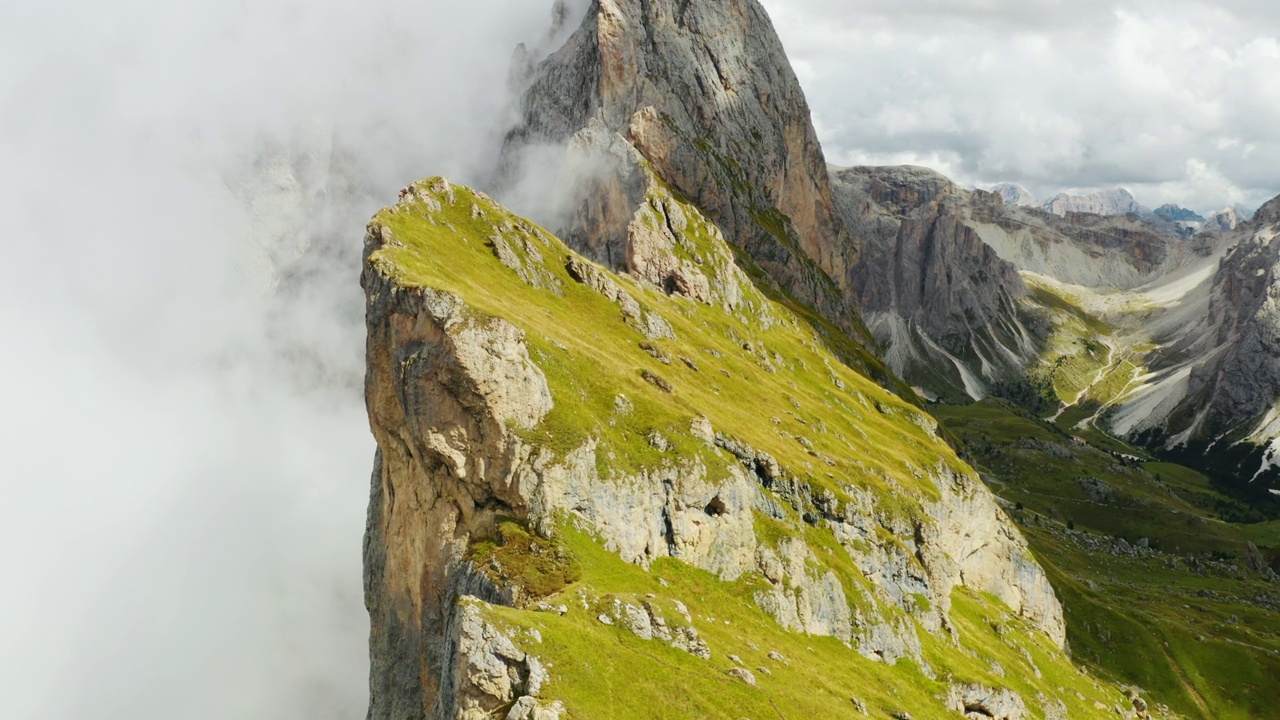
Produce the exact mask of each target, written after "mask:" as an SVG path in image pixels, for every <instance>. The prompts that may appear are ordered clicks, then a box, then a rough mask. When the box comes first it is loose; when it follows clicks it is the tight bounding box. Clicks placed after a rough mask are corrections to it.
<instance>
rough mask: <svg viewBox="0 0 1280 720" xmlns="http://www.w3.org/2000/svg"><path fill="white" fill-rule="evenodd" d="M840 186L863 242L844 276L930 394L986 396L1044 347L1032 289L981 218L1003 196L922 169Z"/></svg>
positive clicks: (890, 354) (857, 171) (849, 176)
mask: <svg viewBox="0 0 1280 720" xmlns="http://www.w3.org/2000/svg"><path fill="white" fill-rule="evenodd" d="M832 185H833V187H834V191H835V197H836V203H837V207H838V208H839V210H840V213H841V217H842V219H843V220H844V221H845V222H846V224H847V226H848V228H849V231H850V233H851V234H852V235H853V236H855V237H858V238H859V239H860V241H861V243H862V248H863V249H862V253H861V256H860V258H859V261H858V263H856V264H855V265H854V266H852V267H851V268H850V269H849V273H848V277H847V278H846V282H847V285H848V286H849V287H850V289H851V291H852V292H853V294H854V296H855V297H856V298H857V299H858V302H859V305H860V307H861V308H862V312H863V315H864V318H865V321H866V323H867V326H868V327H869V328H870V329H871V331H872V333H873V334H874V335H875V336H876V339H877V340H878V341H879V342H880V343H881V344H882V345H883V346H884V347H885V349H886V358H887V360H888V363H889V366H890V367H891V368H892V369H893V370H894V371H895V372H897V373H899V374H900V375H902V376H903V377H905V378H906V379H907V380H908V381H910V382H912V383H914V384H916V385H919V386H921V387H923V388H925V389H926V390H927V391H929V392H932V393H945V394H951V395H958V396H959V397H964V396H970V397H974V398H979V399H980V398H982V397H984V396H985V395H986V394H987V388H988V386H989V384H991V383H993V382H996V381H999V380H1001V379H1007V378H1010V377H1015V376H1018V375H1019V374H1020V373H1021V372H1022V370H1023V368H1024V367H1025V365H1026V364H1027V363H1029V362H1030V361H1031V360H1032V359H1033V358H1034V357H1035V354H1036V349H1037V348H1036V338H1035V337H1034V334H1033V333H1032V332H1031V331H1029V330H1028V329H1027V325H1028V324H1032V325H1034V320H1033V319H1032V318H1030V317H1029V312H1028V309H1027V308H1025V307H1024V306H1023V303H1022V300H1023V298H1024V297H1025V296H1026V295H1027V288H1026V285H1025V284H1024V283H1023V281H1022V278H1021V277H1019V275H1018V272H1017V269H1016V268H1015V267H1014V266H1013V265H1012V264H1010V263H1008V262H1006V261H1004V260H1002V259H1001V258H1000V257H999V255H997V254H996V252H995V251H994V250H992V249H991V248H990V247H989V246H988V245H987V244H986V243H984V242H983V240H982V237H981V235H980V234H979V232H978V230H977V229H976V223H975V222H974V220H973V217H974V210H975V209H976V208H979V207H980V206H981V208H982V210H984V211H985V212H1000V211H1001V209H1002V208H1001V205H1002V203H1001V202H1000V200H999V199H997V198H996V197H994V196H992V195H990V194H988V193H982V192H980V191H979V192H976V193H971V192H968V191H965V190H962V189H961V188H959V187H957V186H956V185H955V184H953V183H952V182H951V181H950V180H948V179H947V178H945V177H943V176H941V175H939V174H938V173H936V172H933V171H931V170H926V169H924V168H912V167H884V168H850V169H847V170H836V171H833V173H832ZM990 206H995V207H994V209H993V208H992V207H990Z"/></svg>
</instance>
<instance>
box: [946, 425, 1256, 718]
mask: <svg viewBox="0 0 1280 720" xmlns="http://www.w3.org/2000/svg"><path fill="white" fill-rule="evenodd" d="M936 409H937V415H938V417H939V418H940V419H941V420H943V422H944V423H945V424H946V425H947V427H948V429H949V430H950V431H951V432H952V434H953V436H954V437H956V438H957V439H958V440H959V441H960V442H961V443H963V446H964V447H965V448H967V450H968V452H969V454H970V460H971V461H972V462H973V463H974V464H975V465H976V466H977V467H978V468H979V469H980V470H981V472H982V475H983V477H984V479H985V480H987V482H988V484H989V485H990V486H991V488H992V489H993V490H995V491H996V492H997V494H999V495H1000V496H1001V497H1003V498H1004V499H1005V500H1006V501H1008V502H1009V503H1012V504H1015V506H1016V508H1017V509H1016V510H1015V511H1014V512H1013V513H1012V515H1013V517H1014V518H1015V519H1016V520H1018V521H1019V523H1020V524H1021V525H1022V529H1023V532H1024V534H1025V535H1026V536H1027V538H1028V540H1029V542H1030V543H1031V546H1032V549H1033V550H1034V551H1035V553H1036V556H1037V557H1038V558H1039V559H1040V561H1041V563H1042V564H1043V565H1044V566H1045V567H1046V569H1047V570H1048V572H1049V575H1050V579H1051V581H1052V583H1053V586H1054V589H1055V590H1056V591H1057V593H1058V596H1059V598H1060V599H1062V601H1063V604H1064V606H1065V609H1066V614H1067V622H1068V639H1069V641H1070V643H1071V647H1072V650H1073V655H1074V657H1075V658H1076V659H1077V660H1081V661H1084V662H1087V663H1089V664H1090V666H1092V667H1093V668H1094V670H1095V671H1096V672H1097V673H1098V674H1099V675H1101V676H1104V677H1107V678H1110V679H1112V680H1114V681H1116V682H1122V683H1132V684H1136V685H1139V686H1141V687H1143V688H1144V689H1146V690H1147V691H1149V692H1150V693H1151V694H1152V696H1153V697H1156V698H1159V699H1160V700H1161V701H1163V702H1166V703H1168V704H1169V705H1171V706H1173V707H1174V708H1175V709H1176V710H1178V711H1179V712H1181V713H1184V714H1186V715H1188V716H1190V717H1203V718H1214V719H1215V720H1216V719H1217V718H1260V717H1272V716H1274V714H1275V708H1276V707H1280V694H1278V693H1280V687H1277V686H1276V684H1275V683H1274V680H1272V681H1270V682H1268V681H1267V680H1266V678H1274V677H1277V673H1280V654H1278V653H1280V616H1278V614H1277V613H1275V611H1274V610H1270V609H1268V606H1267V605H1265V604H1260V603H1259V602H1258V601H1257V598H1258V596H1259V595H1271V596H1275V595H1277V594H1280V593H1278V592H1277V590H1276V588H1275V586H1273V585H1270V584H1269V583H1266V582H1264V581H1263V580H1262V579H1260V578H1258V577H1256V576H1250V575H1249V574H1248V573H1243V572H1239V573H1233V572H1230V571H1227V570H1224V569H1223V568H1224V567H1226V566H1228V565H1229V564H1230V563H1232V562H1235V563H1237V564H1238V565H1242V564H1243V563H1242V561H1241V560H1240V558H1241V557H1242V556H1243V552H1244V546H1245V543H1246V542H1247V541H1248V540H1250V539H1252V540H1253V541H1254V542H1256V543H1258V544H1260V545H1264V546H1265V545H1267V544H1268V542H1266V541H1268V540H1269V541H1271V542H1274V541H1275V540H1276V539H1277V535H1280V531H1277V527H1278V525H1277V524H1273V523H1264V524H1259V525H1237V524H1231V523H1226V522H1223V521H1222V520H1221V519H1220V518H1219V515H1220V514H1221V513H1222V512H1223V511H1224V510H1230V509H1231V507H1232V505H1231V503H1235V502H1237V501H1234V500H1232V499H1231V498H1228V497H1226V496H1224V495H1222V494H1220V493H1218V492H1216V491H1215V490H1214V489H1213V487H1212V484H1211V482H1210V481H1209V479H1208V478H1206V477H1205V476H1204V475H1202V474H1200V473H1198V472H1196V471H1194V470H1191V469H1189V468H1186V467H1183V466H1180V465H1174V464H1171V463H1158V462H1144V463H1131V462H1123V461H1118V460H1117V458H1116V457H1115V456H1113V455H1111V454H1110V453H1109V452H1107V451H1106V448H1099V447H1096V446H1094V445H1093V444H1087V445H1082V444H1080V443H1079V442H1077V441H1075V440H1073V439H1072V435H1071V434H1069V433H1067V432H1065V431H1064V430H1063V429H1062V428H1061V427H1060V426H1059V425H1054V424H1050V423H1047V422H1044V421H1040V420H1037V419H1035V418H1032V417H1030V416H1029V415H1028V414H1027V413H1025V412H1022V411H1020V410H1018V409H1017V408H1013V407H1010V406H1008V405H1007V404H1002V403H999V402H990V401H988V402H982V403H977V404H974V405H971V406H968V407H958V406H939V407H938V408H936ZM1086 439H1090V438H1086ZM1028 441H1032V442H1028ZM1109 441H1111V442H1117V443H1118V442H1119V441H1115V440H1114V439H1113V438H1111V439H1109ZM1038 443H1043V445H1039V444H1038ZM1126 447H1127V446H1123V445H1120V446H1119V449H1118V450H1117V451H1118V452H1125V449H1126ZM1126 454H1133V453H1132V451H1130V452H1126ZM1081 477H1091V478H1096V479H1098V480H1100V481H1102V482H1103V483H1105V484H1106V486H1107V487H1108V488H1109V489H1110V494H1111V496H1110V497H1109V498H1105V499H1103V500H1101V501H1099V500H1097V499H1095V498H1090V497H1089V495H1088V493H1086V492H1085V490H1084V489H1083V488H1082V486H1081V485H1080V484H1079V482H1078V480H1079V478H1081ZM1067 523H1070V524H1071V525H1072V526H1073V527H1074V528H1075V530H1076V531H1077V532H1081V533H1089V534H1091V535H1092V536H1093V537H1094V538H1095V539H1097V540H1098V541H1099V542H1103V543H1105V544H1108V545H1109V543H1110V540H1109V538H1112V537H1119V538H1125V539H1127V540H1128V541H1129V542H1135V541H1137V540H1139V539H1141V538H1146V539H1147V540H1148V541H1149V542H1150V543H1151V544H1152V545H1153V546H1154V547H1157V548H1160V549H1162V550H1163V551H1164V552H1163V553H1159V554H1154V555H1153V554H1147V555H1144V556H1142V557H1129V556H1127V555H1123V554H1121V555H1117V554H1113V553H1111V552H1107V551H1099V550H1094V549H1091V546H1090V545H1089V544H1088V543H1087V542H1086V541H1085V540H1083V539H1079V538H1082V537H1083V536H1078V535H1077V536H1073V535H1071V534H1070V533H1068V532H1066V528H1065V525H1066V524H1067ZM1073 538H1076V539H1073ZM1188 554H1194V555H1196V556H1197V557H1198V558H1201V559H1207V558H1210V557H1217V558H1221V559H1223V560H1225V562H1223V563H1220V564H1217V565H1208V564H1206V568H1207V571H1205V572H1204V573H1203V574H1201V573H1200V572H1196V571H1193V569H1192V568H1191V567H1190V566H1189V564H1188V562H1187V560H1186V557H1187V555H1188Z"/></svg>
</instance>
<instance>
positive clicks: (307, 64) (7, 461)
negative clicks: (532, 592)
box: [0, 0, 552, 719]
mask: <svg viewBox="0 0 1280 720" xmlns="http://www.w3.org/2000/svg"><path fill="white" fill-rule="evenodd" d="M551 6H552V2H551V0H545V1H543V0H539V1H537V2H529V1H528V0H501V1H491V2H485V3H444V2H438V1H436V0H429V1H428V2H425V3H400V2H397V3H393V2H383V1H375V2H372V3H337V2H325V1H323V0H322V1H321V2H311V3H295V2H285V1H284V0H267V1H265V2H264V1H258V2H253V3H242V2H230V3H228V2H210V1H208V0H197V1H196V2H187V3H162V2H158V1H157V0H116V1H114V2H111V3H93V2H86V1H83V0H72V1H70V2H63V3H57V4H52V3H22V4H18V3H8V4H6V5H5V6H4V7H3V8H0V93H2V95H0V96H2V97H3V98H4V99H5V102H4V104H3V106H0V198H3V199H0V237H2V238H3V253H4V255H3V259H2V260H0V337H2V338H3V345H2V346H0V347H3V353H0V362H2V363H3V364H2V365H0V397H3V398H4V412H3V414H2V415H0V418H2V420H0V422H3V427H0V541H2V543H0V548H2V550H0V552H2V553H3V565H2V567H3V568H4V572H5V576H6V577H5V583H4V585H3V591H2V594H0V638H4V641H3V644H2V646H3V650H0V675H3V677H5V679H6V682H5V685H6V690H5V692H4V693H0V717H7V718H32V719H38V718H73V717H90V716H91V717H105V718H162V717H163V718H196V719H199V718H219V719H225V718H228V717H232V718H247V719H252V718H273V719H288V718H299V719H301V718H322V719H323V718H359V717H363V715H364V712H365V704H366V699H367V698H366V695H367V678H366V674H367V659H366V654H367V650H366V642H367V633H368V623H367V618H366V615H365V612H364V607H363V599H362V586H361V558H360V548H361V534H362V532H363V528H364V514H365V505H366V502H367V497H368V488H369V473H370V469H371V460H372V455H373V442H372V439H371V437H370V434H369V431H368V425H367V421H366V418H365V414H364V406H363V398H362V376H363V360H364V356H363V352H364V330H363V298H362V295H361V292H360V289H359V287H358V279H359V277H358V275H359V262H358V260H359V254H360V246H361V240H362V237H363V228H364V224H365V223H366V222H367V220H368V218H369V217H370V216H371V215H372V213H373V212H375V211H376V210H377V209H378V208H379V207H381V206H383V205H385V204H387V203H388V202H390V201H392V200H394V198H395V197H396V192H397V190H398V189H399V188H401V187H403V186H404V185H406V184H408V183H409V182H411V181H413V180H416V179H419V178H421V177H425V176H429V175H436V174H443V175H448V176H450V177H452V178H454V179H456V180H458V181H460V182H472V183H475V182H480V181H482V180H483V179H484V178H486V176H487V173H489V172H490V170H491V169H492V164H493V162H494V161H495V159H496V153H497V152H498V149H499V147H500V143H501V134H502V132H503V130H504V128H505V123H506V122H507V121H508V117H509V113H510V106H509V102H510V98H509V97H508V93H507V72H508V65H509V61H510V58H511V54H512V51H513V49H514V48H515V46H516V45H517V43H519V42H526V43H531V44H532V45H535V46H536V45H538V44H539V43H547V42H549V40H548V38H546V37H544V34H545V32H546V28H548V27H549V25H550V19H551Z"/></svg>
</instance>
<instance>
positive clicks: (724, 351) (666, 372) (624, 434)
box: [374, 187, 962, 500]
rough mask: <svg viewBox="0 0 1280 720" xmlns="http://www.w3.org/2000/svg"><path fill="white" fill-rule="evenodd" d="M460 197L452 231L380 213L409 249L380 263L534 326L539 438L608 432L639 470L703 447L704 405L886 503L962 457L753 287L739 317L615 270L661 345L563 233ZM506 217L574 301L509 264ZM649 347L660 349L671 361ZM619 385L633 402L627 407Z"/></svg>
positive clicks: (746, 433) (776, 451) (762, 443)
mask: <svg viewBox="0 0 1280 720" xmlns="http://www.w3.org/2000/svg"><path fill="white" fill-rule="evenodd" d="M455 192H456V195H457V202H456V203H455V204H454V205H453V206H447V205H446V207H445V208H443V211H442V212H441V213H439V214H438V217H439V218H440V219H442V220H443V221H444V222H446V223H448V224H447V225H444V224H434V223H431V222H427V221H425V214H424V208H423V207H422V206H420V205H415V206H405V205H401V206H397V208H392V209H388V210H385V211H383V212H382V213H380V214H379V215H378V216H377V217H376V218H375V223H377V224H380V225H382V226H384V227H387V228H389V229H390V230H391V232H392V233H393V235H394V237H395V238H396V240H397V241H398V243H399V245H398V246H389V247H387V248H385V249H384V250H382V251H380V252H379V254H378V255H377V256H375V258H374V261H375V262H385V263H387V264H388V265H389V266H390V267H391V268H392V272H393V274H394V277H395V278H396V279H397V281H398V282H399V283H401V284H404V285H410V286H413V285H417V286H424V287H432V288H436V289H440V290H445V291H448V292H452V293H455V294H457V295H459V296H461V297H463V298H465V300H466V302H467V304H468V305H469V306H470V307H471V308H473V309H474V310H476V311H478V312H481V313H484V314H487V315H490V316H496V317H501V318H504V319H506V320H509V321H510V322H512V323H513V324H515V325H516V326H518V327H520V328H522V329H524V330H525V331H526V336H527V338H526V339H527V342H528V344H529V346H530V349H531V354H532V356H533V358H534V360H535V362H537V364H538V366H539V367H540V368H542V370H543V371H544V372H545V373H546V374H547V378H548V382H549V384H550V387H551V390H552V396H553V398H554V400H555V409H554V410H553V411H552V412H551V414H550V415H549V416H548V418H547V419H546V420H545V421H544V423H543V425H542V426H541V427H539V428H538V429H537V430H535V431H534V433H532V435H531V439H533V440H535V441H537V442H539V443H540V444H542V445H544V446H550V447H554V448H557V449H559V450H561V451H568V450H571V449H574V448H577V447H580V446H581V445H582V444H583V443H584V442H585V441H586V439H587V438H588V437H597V438H599V439H601V441H602V444H603V445H605V446H607V447H608V448H609V449H610V450H611V451H612V452H613V453H614V455H615V457H614V458H613V459H612V461H611V462H612V463H613V464H614V466H615V467H617V468H618V469H621V470H632V469H635V468H638V467H644V466H646V465H651V464H656V463H660V462H662V461H663V460H664V459H665V458H671V457H676V456H685V457H691V456H694V455H698V454H701V453H705V452H706V451H705V449H704V448H703V446H702V444H701V442H700V441H698V440H696V439H695V438H693V437H692V436H690V434H689V427H690V423H691V421H692V420H693V419H694V418H695V417H697V416H699V415H705V416H706V417H708V418H709V419H710V420H711V421H712V424H713V425H714V427H715V428H716V430H718V431H721V432H724V433H726V434H728V435H730V436H733V437H737V438H739V439H741V440H743V441H744V442H746V443H748V444H750V445H751V446H753V447H755V448H757V449H761V450H765V451H767V452H769V453H771V454H772V455H774V456H775V457H776V458H777V459H778V461H779V462H780V463H781V464H782V465H783V466H784V467H786V468H787V469H788V470H789V471H790V472H791V473H792V474H794V475H795V476H797V477H799V478H801V479H804V480H806V481H809V482H811V483H812V484H813V485H815V486H816V487H827V488H830V489H832V490H833V491H835V492H836V493H837V495H839V494H840V486H841V485H842V484H843V483H844V482H846V481H848V480H849V479H851V478H856V479H857V482H858V484H859V485H862V486H871V487H872V488H873V489H875V490H877V491H878V492H879V493H880V494H881V495H883V497H885V498H886V500H889V499H891V498H894V497H898V498H901V497H905V496H916V497H930V496H933V495H934V494H935V493H936V490H935V489H934V488H933V487H932V484H931V483H928V482H923V483H922V482H921V481H920V480H919V479H918V476H919V475H920V474H921V471H922V470H924V469H926V468H931V467H933V466H934V465H936V464H937V463H938V462H946V463H948V464H951V465H952V466H953V467H956V468H960V467H962V464H961V463H960V461H959V460H958V459H957V458H956V457H955V455H954V453H952V451H951V450H950V449H949V448H948V447H946V446H945V444H943V443H941V442H939V441H938V440H937V439H936V438H935V437H933V436H932V435H931V433H930V432H928V431H927V430H926V429H925V428H923V427H922V426H921V424H923V423H926V422H932V421H931V419H929V418H928V417H927V416H926V415H925V414H924V413H922V412H920V411H919V410H918V409H916V408H914V407H913V406H911V405H909V404H908V403H906V402H904V401H903V400H902V399H900V398H899V397H897V396H895V395H893V394H892V393H890V392H888V391H886V390H884V389H883V388H881V387H879V386H878V385H876V384H875V383H873V382H871V381H869V380H868V379H867V378H865V377H863V376H862V375H860V374H858V373H857V372H854V371H853V370H851V369H849V368H848V367H847V366H845V365H844V364H842V363H840V362H839V361H838V360H837V359H836V356H835V355H834V354H833V353H832V352H831V351H830V350H829V349H828V347H827V343H828V341H827V340H826V339H825V338H824V337H823V336H822V335H821V334H820V333H819V332H817V331H815V330H814V329H813V327H812V326H810V325H809V324H807V323H805V322H803V321H801V320H798V319H797V318H796V317H795V316H794V315H793V314H792V313H790V312H789V311H788V310H786V309H785V308H784V307H782V306H780V305H778V304H777V303H774V302H772V301H770V300H768V299H766V298H765V297H764V296H763V295H762V294H761V293H759V292H758V291H756V290H755V288H754V287H751V286H750V285H749V284H748V285H747V288H746V291H745V293H744V294H745V297H746V300H745V302H744V303H743V305H742V307H741V308H740V310H739V311H738V312H737V313H734V314H730V313H726V312H724V311H722V310H721V309H719V308H713V307H709V306H707V305H703V304H700V303H697V302H694V301H692V300H689V299H686V298H682V297H668V296H666V295H664V294H662V293H661V292H659V291H657V290H656V289H655V288H652V287H650V286H647V285H644V284H641V283H639V282H636V281H634V280H631V279H629V278H626V277H616V280H617V282H618V283H619V285H621V286H622V287H623V289H625V290H626V291H627V292H628V293H630V294H631V295H632V296H633V297H635V298H636V299H637V300H638V301H639V302H640V303H641V305H643V306H645V307H646V308H647V309H648V310H649V311H652V312H657V313H658V314H660V315H661V316H662V317H663V318H664V319H665V320H666V321H667V322H668V323H669V324H670V325H671V327H672V328H673V329H674V330H675V335H676V337H677V339H675V340H654V341H649V340H646V338H645V337H644V336H643V335H642V334H641V333H640V332H638V331H637V330H635V329H633V328H632V327H630V326H628V325H626V324H625V323H623V322H622V316H621V312H620V311H619V309H618V307H617V306H616V305H615V304H613V303H612V302H610V301H608V300H607V299H606V298H604V297H603V296H602V295H600V294H598V293H596V292H594V291H593V290H591V289H589V288H587V287H586V286H584V285H580V284H578V283H576V282H574V281H573V280H572V279H571V278H570V277H569V274H568V272H567V271H566V270H565V267H564V265H565V259H566V258H567V257H568V256H569V254H570V251H569V250H568V248H566V247H565V246H564V245H563V244H561V243H560V241H559V240H558V239H556V238H554V237H552V236H550V235H549V234H547V233H545V231H542V230H540V229H538V228H536V227H535V226H533V225H531V224H529V223H527V222H526V221H523V220H520V219H518V218H515V217H514V216H512V215H510V214H508V213H507V212H506V211H504V210H501V209H500V208H498V207H496V206H491V205H489V204H488V202H487V201H486V200H483V199H479V198H477V197H476V196H473V195H472V194H471V193H470V191H468V190H466V189H465V188H461V187H458V188H456V190H455ZM473 204H479V205H484V206H485V208H486V216H485V217H481V218H473V217H472V214H471V207H472V205H473ZM503 222H511V223H516V224H520V225H522V226H524V227H526V228H527V229H528V231H529V232H530V234H531V235H534V236H536V237H537V242H538V243H539V245H540V246H541V247H542V249H540V250H539V253H540V254H541V255H543V262H542V263H540V265H541V266H542V267H543V268H544V269H545V270H546V272H547V273H548V274H549V275H550V276H551V277H554V278H555V279H556V281H558V283H559V288H560V290H561V292H562V293H563V294H562V295H557V294H556V293H555V292H552V291H551V290H547V289H539V288H535V287H532V286H530V285H528V284H525V283H524V282H521V281H520V279H519V278H518V277H517V275H516V274H515V273H514V272H513V271H512V270H510V269H508V268H507V267H505V266H503V265H502V264H501V263H500V262H499V261H498V260H497V258H496V257H495V256H494V253H493V250H492V248H491V245H490V243H489V242H488V241H487V238H488V237H490V236H491V235H493V234H494V233H495V225H498V224H501V223H503ZM525 256H526V258H527V257H528V256H527V253H525ZM828 331H830V330H829V328H828ZM643 344H648V345H651V346H654V347H656V348H657V349H658V350H659V351H660V353H661V354H664V355H666V356H667V357H669V358H670V359H671V362H670V364H667V363H664V362H662V361H660V360H659V359H656V358H655V357H653V355H652V354H651V353H650V352H649V351H647V350H645V349H643V348H642V347H641V345H643ZM747 346H749V349H747ZM680 358H687V359H690V360H692V361H693V362H694V364H695V365H696V367H697V369H694V368H693V367H690V366H688V365H687V364H685V363H684V362H682V361H681V360H680ZM644 371H648V372H649V373H652V374H654V375H657V376H658V377H660V378H662V379H664V380H666V381H667V382H668V383H670V384H671V386H672V388H673V389H674V392H672V393H666V392H663V391H661V390H659V389H658V388H657V387H655V386H654V385H652V384H651V383H649V382H647V381H646V380H645V379H644V378H643V377H642V372H644ZM619 394H622V395H625V396H626V398H627V399H628V400H629V401H630V402H631V404H632V405H633V406H634V409H633V410H630V411H628V412H625V413H620V412H619V411H618V409H617V404H616V398H617V396H618V395H619ZM912 418H916V419H917V421H915V422H913V421H912ZM653 431H658V432H661V433H663V434H664V435H665V436H666V437H667V438H668V439H669V440H670V441H671V442H672V444H673V448H672V449H671V450H669V451H666V452H660V451H658V450H656V449H654V448H653V447H652V445H651V444H650V443H649V442H648V441H647V440H646V437H647V436H648V435H649V434H650V433H651V432H653ZM802 438H803V440H802ZM810 446H811V447H810ZM820 457H825V458H829V459H831V460H832V461H833V462H834V464H828V463H827V462H826V461H825V460H823V459H820ZM904 490H905V491H906V493H905V494H904V493H903V492H902V491H904Z"/></svg>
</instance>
